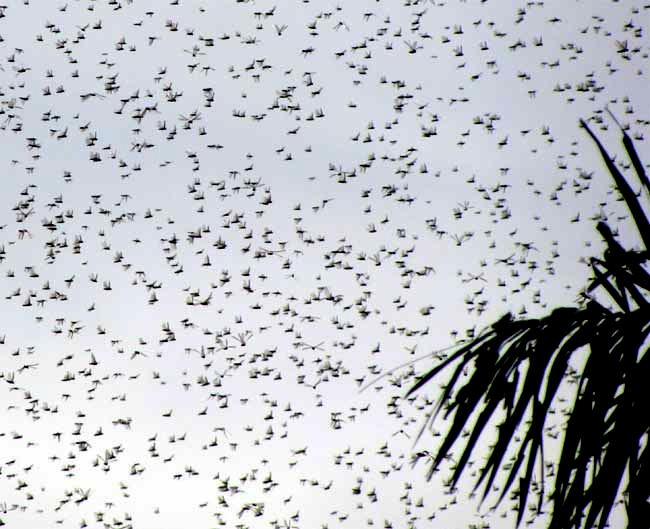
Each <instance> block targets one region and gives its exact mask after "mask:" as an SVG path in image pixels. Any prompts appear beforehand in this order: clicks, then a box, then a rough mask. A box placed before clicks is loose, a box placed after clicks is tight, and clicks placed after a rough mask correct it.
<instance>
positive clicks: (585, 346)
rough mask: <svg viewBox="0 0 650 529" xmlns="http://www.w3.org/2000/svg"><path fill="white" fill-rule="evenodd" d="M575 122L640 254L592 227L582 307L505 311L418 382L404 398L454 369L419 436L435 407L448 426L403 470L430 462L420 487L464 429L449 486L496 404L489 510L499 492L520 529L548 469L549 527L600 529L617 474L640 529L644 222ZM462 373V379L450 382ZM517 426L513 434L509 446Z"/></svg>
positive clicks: (648, 428)
mask: <svg viewBox="0 0 650 529" xmlns="http://www.w3.org/2000/svg"><path fill="white" fill-rule="evenodd" d="M580 125H581V126H582V127H583V128H584V129H585V130H586V131H587V133H588V134H589V135H590V136H591V138H592V139H593V140H594V142H595V143H596V145H597V147H598V149H599V151H600V154H601V156H602V158H603V160H604V162H605V164H606V166H607V169H608V170H609V173H610V174H611V176H612V178H613V180H614V183H615V185H616V188H617V189H618V191H619V192H620V194H621V196H622V198H623V199H624V201H625V203H626V205H627V207H628V209H629V211H630V214H631V216H632V219H633V220H634V223H635V225H636V228H637V230H638V232H639V235H640V238H641V241H642V242H643V245H644V249H643V250H642V251H635V250H626V249H624V248H623V247H622V246H621V245H620V244H619V243H618V242H617V241H616V239H615V237H614V234H613V233H612V230H611V229H610V227H609V226H608V224H607V223H606V222H602V221H601V222H598V224H597V227H596V228H597V230H598V232H599V233H600V234H601V236H602V237H603V239H604V242H605V245H606V248H605V250H604V252H603V255H602V257H601V258H591V259H590V261H589V265H590V266H591V268H592V270H593V273H594V277H593V279H591V280H590V282H589V284H588V286H587V287H586V289H585V290H584V291H583V296H584V301H585V303H583V304H582V305H581V306H577V307H560V308H556V309H554V310H552V311H551V313H550V314H548V315H546V316H544V317H541V318H535V319H522V320H517V319H515V318H514V317H513V316H512V314H510V313H508V314H506V315H505V316H503V317H502V318H501V319H499V320H498V321H496V322H495V323H494V324H492V325H491V327H490V328H489V329H488V330H487V331H485V332H483V333H481V334H480V335H479V336H477V337H476V338H474V339H473V340H471V341H470V342H467V343H463V344H461V345H460V346H459V347H460V348H459V349H458V350H457V351H456V352H454V353H453V354H451V355H449V356H448V357H447V358H446V359H444V361H442V362H441V363H440V364H439V365H436V366H435V367H433V368H432V369H431V370H429V371H428V372H427V373H425V374H424V375H422V376H421V377H419V379H418V381H417V383H416V384H415V385H414V386H413V387H411V388H410V390H409V391H408V395H410V394H412V393H413V392H415V391H417V390H418V389H420V388H421V387H423V386H424V385H425V384H427V383H429V382H430V381H432V380H433V379H434V377H436V376H437V375H438V374H439V373H440V372H441V371H442V370H444V369H445V368H447V367H448V366H452V365H454V366H455V367H454V369H453V371H452V374H451V376H450V377H449V379H448V380H447V382H446V384H445V385H444V386H443V392H442V395H441V396H440V399H439V401H438V403H437V406H436V408H435V409H434V410H433V413H432V414H431V416H430V417H429V419H428V420H427V421H426V423H425V424H424V425H423V428H422V430H421V431H420V435H419V436H418V439H419V438H420V436H421V435H422V433H423V432H424V430H425V429H426V428H427V427H428V426H431V425H432V424H433V421H434V420H435V419H436V417H437V416H438V414H439V412H440V411H441V410H442V409H444V410H445V413H444V416H445V418H447V417H450V416H451V414H452V413H453V420H452V421H451V426H450V427H449V429H448V431H447V432H446V435H445V436H444V438H443V441H442V445H441V446H440V448H439V449H438V451H437V453H436V454H435V456H433V455H431V454H429V453H428V452H426V451H421V452H418V453H417V454H416V456H415V457H414V459H413V463H414V464H415V463H416V462H417V460H418V459H421V458H422V457H424V456H429V460H430V468H429V472H428V478H429V479H430V478H431V476H432V475H433V473H434V472H435V471H436V470H437V468H438V466H439V464H440V463H441V461H442V460H443V459H444V458H445V456H447V455H448V454H449V453H450V450H451V448H452V447H453V445H454V444H455V443H456V441H458V440H459V437H460V436H461V434H462V432H463V430H464V429H466V428H468V429H469V430H470V434H469V435H468V436H467V444H466V445H465V447H464V449H463V451H462V454H461V455H460V458H459V459H458V461H457V462H456V466H455V469H454V471H453V475H452V477H451V481H450V485H451V486H452V487H454V486H455V485H456V484H457V483H458V480H459V479H460V477H461V475H462V474H463V472H464V471H465V470H466V466H467V463H468V461H469V458H470V455H471V454H472V452H473V450H474V449H475V447H476V444H477V441H478V440H479V438H480V436H481V433H482V432H483V431H484V429H485V428H486V426H487V425H488V424H489V422H490V419H491V418H492V417H493V416H494V417H495V418H496V417H498V415H496V416H495V415H494V414H495V412H496V411H497V408H499V406H500V405H502V406H503V409H504V411H505V417H504V418H503V420H501V422H500V423H499V424H498V427H497V436H496V441H495V442H494V444H492V445H490V449H489V455H488V457H487V462H486V463H485V465H484V466H483V468H481V470H480V472H479V476H478V480H477V482H476V484H475V487H474V491H476V490H477V489H478V488H479V487H480V486H481V484H484V492H483V495H482V501H484V500H485V499H486V497H487V496H488V494H489V492H490V490H492V485H493V482H494V480H495V478H496V476H497V474H498V472H499V470H505V471H507V477H506V481H505V483H504V484H503V486H502V487H501V491H500V496H499V498H498V501H497V503H496V505H499V503H500V502H501V501H502V500H503V498H504V497H506V495H507V494H508V492H510V493H511V494H512V495H513V496H514V497H515V498H516V499H517V500H518V504H517V520H516V524H517V526H519V524H520V523H521V520H522V519H523V516H524V514H525V512H526V510H527V502H528V498H529V496H530V495H531V492H533V493H534V494H535V496H536V502H535V505H534V507H531V510H532V514H533V517H535V516H538V515H540V514H541V513H542V507H543V502H544V501H545V499H547V498H546V496H545V491H546V487H547V483H545V476H546V477H549V475H552V474H553V471H554V481H553V484H552V488H551V491H550V495H549V496H548V498H549V499H550V500H551V502H552V512H551V513H550V516H549V520H550V521H549V523H548V527H549V529H568V528H575V529H579V528H581V527H583V528H590V527H594V526H597V527H599V528H601V529H602V528H603V527H604V526H605V524H606V523H607V521H608V518H609V515H610V513H611V511H612V508H613V506H614V502H615V500H616V497H617V494H618V493H619V489H620V488H621V485H622V483H623V481H624V479H625V478H626V477H627V487H626V488H625V490H624V491H623V497H624V500H625V509H626V513H627V517H628V527H629V528H630V529H632V528H634V529H636V528H640V527H650V504H649V503H648V498H650V446H648V445H649V444H650V443H648V437H649V436H650V413H649V412H648V406H647V403H648V402H649V401H650V399H649V398H648V396H647V395H648V393H647V392H648V384H649V382H650V354H648V346H647V344H646V339H647V337H648V334H650V308H649V307H648V304H649V302H648V292H649V291H650V274H648V272H647V271H646V270H645V268H644V267H643V266H642V265H643V263H644V262H646V261H647V260H648V256H649V254H648V248H650V223H649V222H648V218H647V216H646V214H645V212H644V210H643V208H642V207H641V204H640V203H639V200H638V198H637V195H635V193H634V191H633V190H632V187H631V186H630V184H629V182H627V180H626V179H625V177H624V176H623V175H622V174H621V172H620V171H619V169H618V167H617V166H616V165H615V163H614V161H613V160H612V158H611V157H610V156H609V154H608V153H607V151H606V150H605V148H604V147H603V146H602V144H601V143H600V141H599V140H598V138H597V137H596V136H595V135H594V133H593V132H592V131H591V129H590V128H589V126H588V125H587V123H586V122H585V121H583V120H581V121H580ZM621 130H622V132H623V146H624V148H625V151H626V153H627V155H628V157H629V158H630V160H631V162H632V166H633V167H634V170H635V172H636V174H637V177H638V178H639V180H640V182H641V184H642V185H643V187H645V189H646V190H648V191H650V184H649V183H648V179H647V176H646V174H645V171H644V168H643V165H642V163H641V161H640V159H639V156H638V155H637V153H636V151H635V148H634V145H633V144H632V141H631V139H630V138H629V136H628V135H627V134H626V132H625V130H624V129H623V128H621ZM598 287H602V288H603V289H604V290H605V291H606V292H607V294H608V295H609V296H610V297H611V299H612V301H613V303H614V306H613V307H612V308H609V307H606V306H604V305H603V304H601V303H599V302H598V301H597V300H596V299H594V298H593V297H592V295H591V293H592V292H593V291H594V290H595V289H596V288H598ZM579 352H580V354H583V353H584V355H585V356H586V358H585V359H584V366H583V367H582V368H581V369H579V370H577V371H576V370H575V369H573V368H572V367H571V366H570V360H571V359H572V358H575V357H576V356H577V354H578V353H579ZM472 365H473V369H472V370H471V371H469V372H470V375H469V376H467V377H465V378H461V375H462V374H463V372H468V367H470V366H472ZM567 378H568V379H569V382H571V383H574V384H576V385H577V391H576V393H575V398H574V401H573V403H572V406H571V408H569V410H568V412H567V413H566V415H567V421H566V425H565V430H564V434H563V435H564V438H563V441H562V444H561V450H560V454H559V458H558V459H557V460H556V461H554V462H551V463H549V462H548V461H547V460H546V459H545V457H544V437H545V426H546V425H547V419H548V418H549V414H550V412H551V405H552V403H553V401H554V398H555V397H556V396H557V395H558V390H559V388H560V385H561V383H562V381H563V380H565V379H567ZM481 404H482V406H481ZM525 419H527V420H526V422H524V425H523V426H522V420H525ZM520 426H522V428H523V430H522V432H523V433H522V434H520V437H521V442H520V443H517V442H516V435H517V433H516V432H517V429H518V428H519V427H520ZM507 453H513V454H514V458H513V459H511V460H510V463H511V464H510V465H509V467H507V468H504V466H502V463H503V462H504V456H505V455H506V454H507ZM536 466H537V467H538V473H537V475H536V476H535V475H534V472H535V469H536ZM547 472H548V475H547ZM535 478H536V479H537V483H536V482H535Z"/></svg>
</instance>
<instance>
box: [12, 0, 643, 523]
mask: <svg viewBox="0 0 650 529" xmlns="http://www.w3.org/2000/svg"><path fill="white" fill-rule="evenodd" d="M5 4H6V5H4V6H3V7H1V8H0V13H1V15H2V17H1V18H0V36H1V39H0V58H1V61H0V112H1V115H0V123H1V125H2V127H1V130H0V137H1V138H2V145H3V147H2V150H3V154H4V156H3V157H2V161H1V162H0V163H1V164H2V174H3V193H2V202H3V203H2V207H0V226H1V227H2V229H1V230H0V249H1V252H0V292H1V293H2V295H3V297H2V298H1V299H2V302H1V303H2V305H1V307H2V315H3V322H2V324H1V325H0V338H1V344H0V373H2V378H1V379H0V392H1V393H0V395H1V397H0V402H1V403H2V411H1V414H2V415H1V417H2V419H1V421H0V502H1V505H0V520H2V521H3V522H4V523H5V524H6V525H7V526H8V527H12V528H14V527H16V528H25V529H27V528H30V529H31V528H35V527H65V528H68V527H70V528H73V527H74V528H76V527H86V526H87V527H111V528H124V527H133V528H145V529H146V528H154V527H155V528H157V529H175V528H180V527H205V528H212V527H242V528H243V527H250V528H255V529H257V528H262V527H295V528H299V527H300V528H305V529H311V528H321V527H329V528H334V527H348V528H354V529H357V528H360V527H366V526H368V527H373V526H374V527H384V528H390V527H392V528H394V529H397V528H430V527H436V528H437V527H440V528H443V527H444V528H447V527H454V528H468V527H471V526H474V527H487V526H488V524H489V526H490V527H492V528H507V527H512V525H513V520H514V513H513V511H512V510H511V507H512V505H511V503H510V501H509V500H508V499H506V500H504V502H503V503H502V504H501V505H500V507H499V508H498V509H496V510H495V511H494V512H490V509H489V507H490V506H491V505H492V504H493V502H494V500H495V499H496V498H497V497H498V491H496V490H495V491H493V492H494V495H493V496H490V498H489V499H488V500H487V501H486V502H485V504H484V505H483V506H482V508H481V509H480V510H478V507H477V504H476V501H475V500H474V499H471V498H469V497H468V496H469V493H470V492H471V489H472V486H473V480H474V479H475V478H474V477H471V476H470V475H469V474H468V475H467V476H466V478H465V479H464V480H462V482H461V485H460V486H459V487H458V490H456V491H452V492H450V491H448V490H447V488H446V487H445V486H444V481H445V479H446V478H448V477H449V475H450V473H451V468H452V466H453V461H452V460H450V461H448V462H447V465H446V466H445V467H444V468H441V469H440V471H439V472H438V473H437V474H436V475H435V476H434V479H432V480H431V481H429V482H427V480H426V471H427V467H426V465H425V464H423V463H422V462H420V463H419V464H418V465H417V466H416V467H415V468H412V467H411V465H410V461H411V456H412V454H414V453H415V452H417V451H421V450H430V451H434V450H435V448H436V446H437V444H438V443H439V442H440V439H441V437H440V436H439V435H438V434H437V433H436V432H444V430H445V425H446V424H448V423H445V422H444V421H442V420H441V421H439V422H437V423H436V424H435V425H434V431H433V432H429V433H427V434H425V435H424V436H423V437H422V439H421V440H420V442H419V443H418V445H417V446H415V447H413V440H414V438H415V436H416V435H417V433H418V431H419V429H420V427H421V425H422V421H423V420H424V419H425V414H426V412H427V411H428V410H429V409H430V408H431V406H432V404H433V402H435V399H436V398H437V396H438V394H439V385H436V384H433V385H431V386H430V387H428V388H425V389H423V390H422V391H420V392H419V393H418V394H417V395H416V396H415V397H414V398H411V399H409V400H405V399H402V396H403V395H404V393H405V392H406V391H407V389H408V388H409V387H410V385H411V384H412V383H413V381H414V377H415V375H416V374H418V373H421V372H423V370H426V369H427V368H428V367H429V366H431V365H432V362H433V361H434V360H433V359H432V358H430V357H429V358H425V359H424V360H421V361H420V362H417V363H415V364H414V365H413V366H411V367H407V368H404V369H402V370H398V371H396V372H394V373H390V374H388V376H386V377H385V378H383V379H381V380H380V381H379V382H377V383H375V384H371V385H370V386H368V387H367V389H365V390H364V391H363V392H360V391H359V390H360V389H361V388H363V387H366V386H367V385H368V384H369V383H371V382H372V381H373V380H374V379H375V378H377V377H378V376H379V375H381V374H386V373H387V372H388V371H389V370H390V369H392V368H393V367H395V366H397V365H400V364H402V363H403V362H406V361H408V360H412V359H415V358H417V357H419V356H423V355H426V354H428V353H431V352H432V351H435V350H437V349H441V348H444V347H447V346H450V345H452V344H454V343H455V342H456V341H457V340H460V339H464V338H466V337H468V336H470V335H471V333H472V332H478V331H479V330H480V329H482V328H483V327H485V326H486V325H488V324H489V323H490V321H493V320H494V318H496V317H498V316H500V315H502V314H503V313H504V312H507V311H512V312H513V313H515V314H517V315H520V316H522V317H524V316H535V315H540V314H543V313H544V312H545V311H546V310H547V309H548V308H549V307H552V306H555V305H558V304H572V303H574V302H575V300H576V298H577V295H578V293H579V291H580V289H581V288H582V287H583V286H584V285H585V283H586V281H587V279H588V277H589V273H588V270H587V269H586V267H585V265H584V264H583V263H581V262H580V259H581V258H582V257H585V256H586V257H588V256H591V255H596V254H597V253H598V251H599V248H600V247H601V246H600V239H599V237H598V236H597V234H596V233H595V230H594V225H595V221H596V220H597V219H598V218H604V217H607V219H608V221H609V222H610V224H611V225H612V226H613V227H618V230H619V233H620V235H621V239H622V240H623V242H625V243H626V244H629V245H632V246H633V245H635V244H637V243H638V242H637V240H636V239H635V237H636V234H635V232H634V230H633V228H632V226H631V223H630V221H629V219H626V218H625V213H626V212H625V211H624V209H623V207H622V205H621V203H620V201H617V198H616V194H615V193H613V191H612V187H611V182H610V180H609V176H608V175H607V174H606V172H605V170H604V167H603V165H602V162H601V160H600V159H599V156H598V153H597V150H596V149H595V146H594V145H593V144H592V142H591V141H590V140H589V138H588V137H587V135H586V133H585V132H584V131H582V130H580V128H579V127H578V120H579V119H580V118H584V119H587V120H590V123H591V125H592V127H593V129H594V130H595V131H596V132H597V133H598V134H599V135H600V137H601V139H602V141H603V142H604V143H605V145H606V146H607V147H608V148H611V149H612V151H613V152H616V153H618V157H617V161H618V162H619V163H620V164H623V165H624V164H626V163H627V160H626V158H625V156H624V153H623V152H622V151H621V149H620V134H619V132H618V129H617V128H616V126H615V124H614V123H613V121H612V120H611V118H610V117H609V115H607V113H606V112H605V106H606V105H608V107H609V109H610V110H611V111H612V112H613V113H614V114H615V115H616V116H617V117H618V119H619V120H620V122H621V123H622V124H624V125H625V126H628V125H629V134H630V135H631V136H632V137H633V138H634V139H635V142H636V145H637V146H638V148H639V152H640V154H641V156H642V158H643V159H644V160H646V161H647V160H650V152H649V151H650V150H649V149H648V147H647V139H645V138H644V135H647V130H646V129H647V125H648V124H649V123H650V121H649V120H650V116H649V115H648V97H647V87H648V77H647V71H646V69H647V67H648V64H647V63H648V55H647V53H648V41H647V36H646V33H645V32H646V31H647V27H646V26H647V22H648V13H649V12H650V11H649V7H650V6H648V5H645V6H644V5H643V3H640V2H634V1H618V2H613V1H566V0H564V1H550V2H549V1H547V2H528V3H515V2H495V1H494V0H492V1H485V0H483V1H471V0H468V1H448V2H417V1H413V0H412V1H406V2H402V3H398V2H390V1H387V0H382V1H369V0H354V1H344V0H341V1H339V2H329V1H327V2H326V1H323V2H320V1H316V0H312V1H307V0H303V1H301V2H299V1H291V2H289V1H281V0H278V1H277V2H274V3H272V2H261V1H260V2H247V1H241V0H237V1H212V2H209V1H199V0H193V1H190V0H175V1H173V2H168V1H165V2H162V1H160V2H158V1H156V2H154V1H138V0H133V1H128V0H121V1H117V0H111V1H104V0H96V1H91V0H83V1H82V0H68V1H67V2H64V1H49V0H40V1H36V0H11V1H8V2H5ZM625 174H632V171H631V170H627V169H626V173H625ZM633 186H634V187H635V188H638V187H639V186H638V183H637V182H634V183H633ZM442 382H443V380H442V379H441V380H440V381H439V383H442ZM567 391H570V388H569V389H568V390H567ZM561 407H562V406H561V404H558V409H560V408H561ZM549 431H550V430H549ZM560 440H561V437H560V439H558V440H557V441H554V440H553V439H549V440H548V442H549V444H548V447H547V453H548V454H552V453H553V451H554V448H555V449H556V448H557V443H558V442H560ZM490 442H491V439H489V438H487V437H486V438H485V439H484V445H485V446H487V444H488V443H490ZM482 457H483V454H480V453H479V454H476V457H475V458H474V460H473V461H474V462H473V469H470V472H472V471H473V470H474V469H475V470H478V469H479V468H480V466H481V463H482V459H481V458H482ZM549 479H550V478H549ZM497 481H498V480H497ZM525 520H529V516H528V515H527V516H526V517H525ZM610 521H611V527H623V526H624V525H625V518H624V515H623V513H622V512H621V511H620V509H619V510H617V511H616V513H615V514H613V516H612V519H611V520H610ZM544 523H545V519H544V517H543V516H542V517H541V518H539V519H538V520H537V521H536V522H535V523H533V524H531V527H543V526H544Z"/></svg>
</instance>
